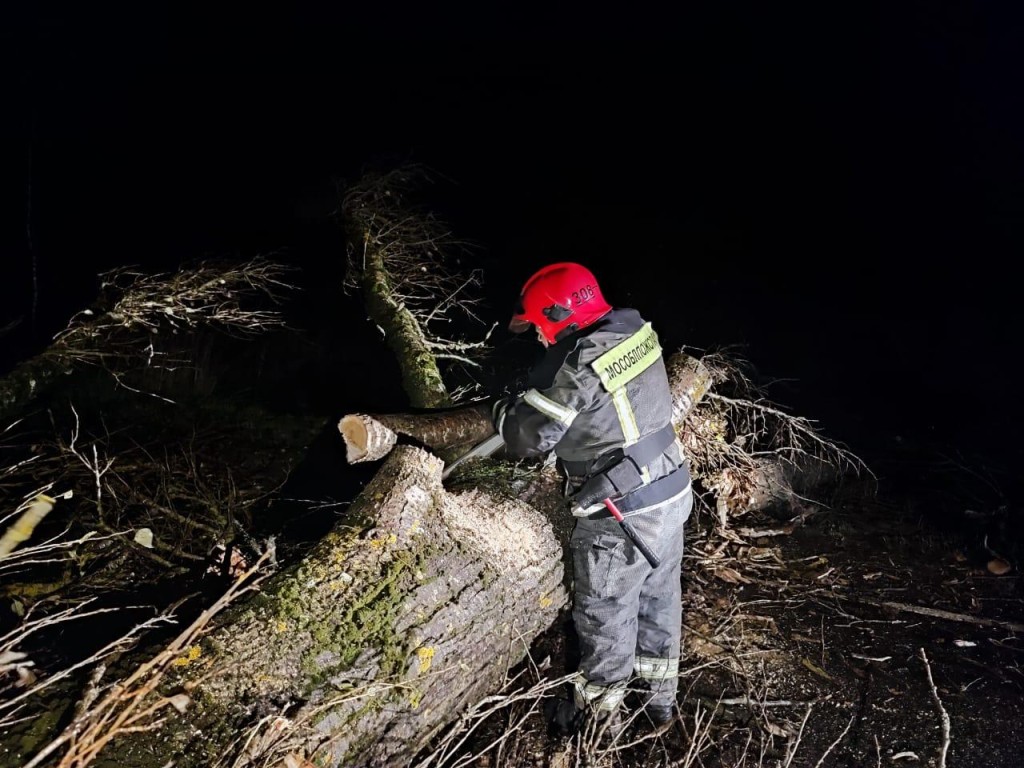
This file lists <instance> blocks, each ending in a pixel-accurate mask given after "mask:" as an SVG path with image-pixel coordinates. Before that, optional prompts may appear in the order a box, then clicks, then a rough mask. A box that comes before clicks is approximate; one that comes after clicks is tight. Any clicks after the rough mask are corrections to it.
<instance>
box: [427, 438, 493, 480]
mask: <svg viewBox="0 0 1024 768" xmlns="http://www.w3.org/2000/svg"><path fill="white" fill-rule="evenodd" d="M504 444H505V439H504V438H503V437H502V436H501V435H500V434H498V433H497V432H495V433H494V434H493V435H491V436H490V437H488V438H487V439H486V440H484V441H482V442H479V443H477V444H476V445H474V446H473V447H472V448H470V449H469V451H467V452H466V453H464V454H462V455H461V456H459V458H457V459H456V460H455V461H453V462H452V463H451V464H448V465H446V466H445V468H444V470H443V471H442V472H441V479H442V480H446V479H447V478H448V475H450V474H451V473H452V470H453V469H455V468H456V467H457V466H459V465H460V464H462V463H463V462H466V461H469V460H470V459H482V458H486V457H487V456H490V455H492V454H493V453H495V452H496V451H497V450H498V449H499V448H501V446H503V445H504Z"/></svg>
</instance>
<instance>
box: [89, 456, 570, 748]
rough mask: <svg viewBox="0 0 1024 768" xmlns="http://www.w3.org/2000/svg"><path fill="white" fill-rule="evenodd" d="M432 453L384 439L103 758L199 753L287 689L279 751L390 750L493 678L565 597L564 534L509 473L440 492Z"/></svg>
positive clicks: (481, 691)
mask: <svg viewBox="0 0 1024 768" xmlns="http://www.w3.org/2000/svg"><path fill="white" fill-rule="evenodd" d="M441 469H442V462H441V461H440V460H439V459H438V458H437V457H435V456H432V455H431V454H430V453H428V452H427V451H424V450H422V449H420V448H415V447H412V446H398V447H397V448H396V449H395V450H394V451H392V452H391V454H390V455H389V456H388V457H387V460H386V461H385V462H384V464H383V465H382V466H381V468H380V470H379V471H378V473H377V474H376V476H375V477H374V478H373V480H372V481H371V482H370V483H369V484H368V485H367V486H366V488H365V489H364V490H363V492H362V493H361V494H360V495H359V497H358V498H357V499H356V501H355V502H354V503H353V505H352V507H351V508H350V511H349V513H348V514H347V515H346V519H345V521H344V524H340V525H339V526H338V527H337V528H336V529H335V530H334V531H332V532H331V533H330V534H329V535H328V536H327V537H325V538H324V539H323V540H322V541H321V542H319V543H318V545H317V546H316V548H315V549H314V550H313V551H312V552H311V553H310V554H309V555H308V556H307V557H305V558H304V559H303V560H302V561H301V562H300V563H298V564H297V565H295V566H293V567H290V568H288V569H287V570H285V571H282V572H281V573H279V574H276V575H275V576H273V577H272V578H271V579H270V580H268V582H266V584H265V586H264V587H263V589H262V591H261V594H260V595H258V596H257V597H256V598H254V599H252V600H250V601H249V602H247V603H245V604H239V605H236V606H232V607H231V608H229V609H228V610H227V611H226V612H225V613H224V614H222V615H221V616H219V617H218V620H217V624H216V628H215V629H214V630H213V631H211V632H210V634H209V635H208V636H207V637H205V638H204V640H203V641H202V643H201V646H200V649H199V651H198V652H197V653H193V654H192V655H193V656H194V657H195V658H194V659H191V660H188V661H185V662H183V663H182V666H181V667H180V669H181V676H180V679H178V680H176V681H175V682H174V685H175V686H177V689H178V690H181V689H184V690H189V691H190V696H191V698H192V701H193V705H192V706H191V707H190V708H189V709H188V710H187V711H186V713H185V714H184V715H183V716H181V717H180V718H178V719H176V720H174V721H172V722H170V723H168V724H167V725H165V726H164V728H163V730H162V731H161V736H160V739H158V740H154V739H151V738H146V737H144V736H139V737H138V738H134V737H131V738H126V739H124V740H123V741H120V742H114V744H113V745H112V747H111V748H110V750H109V752H110V758H111V759H112V760H113V761H114V762H116V763H117V764H118V765H120V766H124V767H125V768H127V767H129V766H140V767H143V766H144V767H145V768H156V767H157V766H162V765H164V764H165V763H166V762H167V761H168V760H174V761H175V762H174V765H176V766H178V768H192V767H196V768H198V766H210V765H213V764H214V763H215V762H216V758H218V757H220V756H223V755H224V754H225V753H226V752H229V751H230V749H231V746H232V744H233V743H234V742H235V741H236V739H237V738H238V736H239V734H240V733H242V732H244V730H245V729H246V728H247V727H250V726H253V725H254V724H256V723H258V722H259V721H260V719H261V718H266V717H267V716H269V715H272V714H275V713H278V712H281V711H282V709H283V705H285V704H290V705H291V707H290V709H289V710H288V712H287V713H286V714H285V717H287V719H288V721H290V723H291V727H290V728H288V730H287V732H286V733H285V737H284V738H285V739H286V740H288V743H287V745H286V746H287V749H289V750H290V751H292V752H294V753H296V754H302V755H304V756H306V757H308V758H310V759H312V760H313V761H314V762H315V764H316V765H318V766H342V765H344V766H362V765H367V766H369V765H374V766H375V765H398V764H403V763H404V762H405V761H407V760H408V759H410V758H411V757H412V756H414V755H415V754H416V753H417V751H419V750H421V749H422V748H423V747H424V746H425V745H426V744H427V743H428V741H429V739H430V737H431V736H432V735H433V734H435V733H436V732H437V731H438V730H439V729H440V728H442V727H443V726H444V725H446V724H447V723H449V722H451V721H452V720H453V719H454V718H455V717H456V716H457V715H458V714H459V712H460V711H461V710H462V709H463V708H464V707H465V706H466V705H468V704H469V703H472V702H475V701H478V700H479V699H480V698H481V697H483V696H484V695H486V694H487V693H488V692H490V691H493V690H495V689H496V688H497V687H499V685H500V682H501V680H502V678H503V676H504V674H505V673H506V671H507V670H508V669H509V668H510V667H512V666H514V665H515V664H517V663H518V662H519V661H521V660H522V659H523V658H524V657H525V655H526V653H527V651H528V650H529V647H530V644H531V641H532V639H533V638H534V637H535V636H536V635H538V634H539V633H540V632H542V631H544V630H545V629H547V628H548V627H549V626H550V625H551V624H552V623H553V621H554V620H555V618H556V616H557V614H558V612H559V611H560V610H561V609H562V608H563V607H564V606H565V605H566V604H567V600H568V595H567V592H566V590H565V587H564V585H563V578H564V573H563V560H562V545H561V543H560V542H559V540H558V539H557V538H556V536H555V535H554V533H553V531H552V527H551V525H550V523H548V522H547V520H545V518H544V517H543V515H541V514H539V513H538V512H537V510H536V509H535V508H534V507H531V506H528V505H527V504H525V503H523V502H520V501H518V500H516V499H514V498H513V497H512V496H511V495H510V494H509V493H508V491H507V489H506V490H505V492H501V491H499V490H498V489H495V491H494V492H491V491H488V490H484V489H481V488H475V489H471V490H467V491H463V492H457V493H449V492H446V491H445V490H444V488H443V487H442V486H441ZM173 690H174V688H171V689H168V693H170V692H172V691H173ZM274 735H275V734H274V733H273V731H272V725H271V723H270V722H269V719H268V721H267V723H266V724H265V725H264V726H260V727H258V728H257V729H256V730H255V731H254V734H253V740H252V741H251V742H250V749H251V748H252V745H253V744H266V745H267V746H268V748H269V747H270V745H271V742H273V748H274V749H277V750H281V749H282V740H281V739H276V738H269V739H268V737H274ZM104 755H105V756H106V755H107V753H104ZM257 757H258V756H253V755H250V756H249V758H248V759H250V760H251V761H252V762H251V763H242V764H246V765H248V764H253V765H255V764H258V763H257V759H256V758H257ZM112 764H113V763H112Z"/></svg>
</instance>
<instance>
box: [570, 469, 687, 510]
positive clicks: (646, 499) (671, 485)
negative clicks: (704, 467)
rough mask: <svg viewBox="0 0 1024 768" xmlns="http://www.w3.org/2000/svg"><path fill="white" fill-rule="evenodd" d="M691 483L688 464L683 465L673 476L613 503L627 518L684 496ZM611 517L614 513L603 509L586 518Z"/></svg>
mask: <svg viewBox="0 0 1024 768" xmlns="http://www.w3.org/2000/svg"><path fill="white" fill-rule="evenodd" d="M690 482H691V481H690V470H689V469H688V468H687V466H686V464H681V465H680V466H679V467H678V468H677V469H676V470H675V471H674V472H672V473H671V474H668V475H665V476H664V477H659V478H658V479H657V480H655V481H654V482H653V483H648V484H647V485H645V486H642V487H641V488H637V489H636V490H635V491H631V492H630V493H627V494H626V495H625V496H623V497H622V498H620V499H613V501H614V502H615V506H616V507H618V509H619V511H620V512H621V513H622V515H623V517H626V516H628V513H630V512H636V511H637V510H640V509H645V508H646V507H653V506H654V505H655V504H660V503H662V502H665V501H668V500H669V499H671V498H673V497H675V496H678V495H680V494H682V493H683V492H684V491H685V490H686V489H687V488H689V487H690ZM611 516H612V513H611V512H609V511H608V510H607V509H605V508H603V507H602V508H601V509H598V510H596V511H594V512H592V513H590V514H589V515H586V518H587V519H588V520H603V519H604V518H606V517H611Z"/></svg>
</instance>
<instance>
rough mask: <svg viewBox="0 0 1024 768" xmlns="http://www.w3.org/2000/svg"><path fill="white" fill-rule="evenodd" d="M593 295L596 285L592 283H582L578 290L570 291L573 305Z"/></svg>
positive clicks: (594, 294) (587, 299)
mask: <svg viewBox="0 0 1024 768" xmlns="http://www.w3.org/2000/svg"><path fill="white" fill-rule="evenodd" d="M595 296H597V287H596V286H593V285H584V286H583V287H582V288H580V289H579V290H578V291H573V292H572V303H573V306H575V305H577V304H584V303H586V302H588V301H590V300H591V299H592V298H594V297H595Z"/></svg>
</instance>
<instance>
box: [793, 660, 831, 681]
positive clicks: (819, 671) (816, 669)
mask: <svg viewBox="0 0 1024 768" xmlns="http://www.w3.org/2000/svg"><path fill="white" fill-rule="evenodd" d="M800 663H801V664H803V665H804V666H805V667H807V668H808V669H809V670H811V672H813V673H814V674H816V675H818V676H820V677H823V678H825V679H826V680H828V681H829V682H832V678H831V677H829V674H828V672H826V671H825V670H824V669H822V668H821V667H819V666H817V665H816V664H815V663H814V662H813V661H811V660H810V659H807V658H803V659H800Z"/></svg>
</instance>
